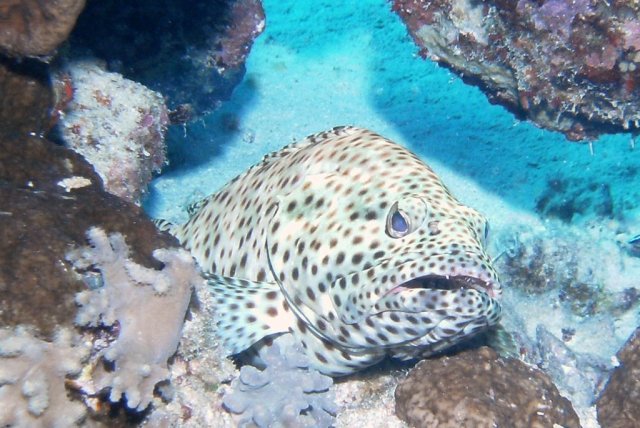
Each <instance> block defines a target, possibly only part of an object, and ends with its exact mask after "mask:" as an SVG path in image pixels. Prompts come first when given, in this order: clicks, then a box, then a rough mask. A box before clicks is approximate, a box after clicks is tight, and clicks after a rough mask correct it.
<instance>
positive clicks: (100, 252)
mask: <svg viewBox="0 0 640 428" xmlns="http://www.w3.org/2000/svg"><path fill="white" fill-rule="evenodd" d="M87 237H88V239H89V242H90V244H91V245H90V246H89V247H83V248H80V249H77V250H74V251H72V252H70V253H69V254H67V258H68V259H69V260H70V261H71V262H73V264H74V267H75V268H76V269H79V270H82V271H85V272H86V271H87V270H89V269H97V270H98V271H99V272H100V274H101V277H102V282H103V285H102V286H101V287H97V288H95V289H91V290H87V291H84V292H81V293H78V295H77V299H76V300H77V303H78V304H79V305H80V306H81V307H80V309H79V310H78V313H77V316H76V323H77V324H78V325H81V326H88V327H97V326H107V327H112V328H113V329H115V330H117V331H118V334H117V339H116V340H115V341H113V342H112V343H111V344H110V345H109V346H108V347H107V348H105V349H103V350H101V351H100V355H101V356H103V357H104V358H105V359H106V360H107V361H109V362H111V363H113V366H114V370H113V371H106V370H105V369H104V367H103V365H98V366H97V367H96V368H95V370H94V372H93V375H92V381H91V382H87V383H86V384H84V385H83V390H84V391H85V392H87V393H90V394H91V393H97V392H100V391H101V390H103V389H105V388H110V389H111V392H110V396H109V399H110V400H111V401H114V402H115V401H118V400H120V398H121V396H122V395H123V394H124V395H125V396H126V402H127V406H128V407H130V408H133V409H137V410H142V409H144V408H146V407H147V405H148V404H149V403H150V401H151V399H152V397H153V390H154V387H155V385H156V384H157V383H158V382H160V381H162V380H165V379H167V378H168V376H169V371H168V369H167V360H168V359H169V358H170V357H171V356H172V355H173V353H174V352H175V351H176V348H177V346H178V341H179V339H180V334H181V331H182V325H183V321H184V316H185V313H186V310H187V306H188V304H189V300H190V298H191V291H192V286H193V285H194V284H195V283H196V282H197V281H198V280H199V279H200V276H199V274H198V272H197V271H196V268H195V265H194V263H193V260H192V258H191V256H190V255H189V254H188V253H187V252H186V251H184V250H176V249H172V250H167V249H159V250H155V251H154V253H153V256H154V257H155V258H156V259H157V260H159V261H160V262H162V263H163V264H164V268H163V269H162V270H155V269H149V268H145V267H144V266H141V265H139V264H137V263H134V262H133V261H131V260H130V259H129V248H128V246H127V244H126V243H125V241H124V238H123V236H122V235H121V234H118V233H114V234H112V235H110V236H107V234H106V233H105V232H104V231H103V230H101V229H98V228H92V229H90V230H89V231H88V232H87ZM116 326H117V328H116Z"/></svg>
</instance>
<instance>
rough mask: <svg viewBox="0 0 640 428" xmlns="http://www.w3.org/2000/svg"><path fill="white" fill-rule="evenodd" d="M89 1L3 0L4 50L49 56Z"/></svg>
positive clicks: (0, 9) (1, 46)
mask: <svg viewBox="0 0 640 428" xmlns="http://www.w3.org/2000/svg"><path fill="white" fill-rule="evenodd" d="M84 3H85V0H54V1H42V0H3V1H2V2H0V23H1V25H2V31H0V52H2V53H5V54H7V55H10V56H47V55H50V54H52V53H53V51H54V50H55V49H56V47H57V46H58V45H59V44H60V43H62V42H63V41H64V40H65V39H66V38H67V36H68V35H69V33H70V32H71V29H72V28H73V26H74V24H75V22H76V19H77V17H78V15H79V14H80V12H81V11H82V8H83V7H84Z"/></svg>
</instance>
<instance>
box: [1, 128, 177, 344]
mask: <svg viewBox="0 0 640 428" xmlns="http://www.w3.org/2000/svg"><path fill="white" fill-rule="evenodd" d="M64 180H66V181H64ZM91 226H100V227H102V228H103V229H104V230H106V231H108V232H115V231H118V232H120V233H122V234H123V235H125V236H126V237H127V241H128V242H129V243H130V245H131V247H132V248H133V254H134V255H133V258H134V259H135V260H136V261H138V262H140V263H142V264H144V265H146V266H149V267H156V268H159V267H160V266H159V263H158V262H157V261H155V260H153V259H152V257H151V253H152V251H153V250H154V249H156V248H163V247H164V248H166V247H171V246H175V245H176V243H175V240H174V239H173V238H171V237H169V236H168V235H165V234H159V233H158V232H157V230H156V228H155V226H154V225H153V224H152V223H151V222H150V221H149V220H148V219H147V218H146V217H145V216H144V214H143V213H142V211H141V210H140V209H139V208H137V207H136V206H135V205H133V204H130V203H127V202H125V201H123V200H121V199H119V198H117V197H116V196H113V195H110V194H108V193H106V192H104V191H103V190H102V183H101V180H100V178H99V177H98V176H97V175H96V173H95V172H94V171H93V169H92V168H91V166H90V165H89V164H88V163H87V162H86V161H85V160H84V159H83V158H82V157H81V156H80V155H78V154H76V153H74V152H72V151H71V150H68V149H65V148H63V147H60V146H57V145H55V144H53V143H51V142H49V141H47V140H44V139H41V138H37V137H23V138H13V139H12V138H0V324H2V325H16V324H19V323H29V324H33V325H35V326H36V327H37V328H39V329H40V331H41V332H43V333H45V334H49V333H51V332H52V331H53V328H54V327H55V326H56V325H58V324H67V325H68V324H70V323H71V321H72V320H73V317H74V316H75V310H76V306H75V303H74V300H73V298H74V294H75V293H76V292H77V291H80V290H82V289H84V288H85V286H84V285H83V284H82V283H81V282H80V281H78V280H77V279H75V278H73V277H72V276H71V275H70V273H69V268H70V267H69V263H68V262H66V261H64V254H65V253H66V252H67V251H69V250H70V249H71V248H72V247H74V246H79V245H83V244H84V243H85V236H84V233H85V231H86V230H87V229H88V228H89V227H91Z"/></svg>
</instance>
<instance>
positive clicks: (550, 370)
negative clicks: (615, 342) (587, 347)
mask: <svg viewBox="0 0 640 428" xmlns="http://www.w3.org/2000/svg"><path fill="white" fill-rule="evenodd" d="M536 341H537V344H538V351H539V355H540V361H539V363H538V366H539V367H540V368H541V369H542V370H544V372H545V373H547V374H548V375H549V376H550V377H551V379H553V381H554V382H555V384H556V386H557V387H558V389H559V390H560V391H561V392H562V395H564V396H565V397H567V398H570V399H571V403H573V405H574V406H576V407H577V408H580V409H584V408H589V407H591V406H592V405H593V402H594V401H595V398H596V394H597V393H598V392H599V389H600V388H601V386H602V385H603V383H604V382H603V380H604V379H606V376H607V375H608V368H607V366H606V363H607V362H605V361H599V360H598V359H597V358H596V357H595V356H593V355H589V354H579V353H576V352H573V351H572V350H571V349H570V348H569V347H568V346H567V345H566V344H565V343H564V342H563V341H562V340H560V339H559V338H557V337H555V336H554V335H553V334H552V333H551V332H550V331H549V330H547V329H546V328H545V327H544V326H543V325H539V326H538V327H537V328H536Z"/></svg>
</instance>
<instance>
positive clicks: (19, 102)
mask: <svg viewBox="0 0 640 428" xmlns="http://www.w3.org/2000/svg"><path fill="white" fill-rule="evenodd" d="M0 33H1V31H0ZM52 102H53V92H52V90H51V87H50V84H49V77H48V70H47V66H46V64H42V63H39V62H37V61H33V60H31V61H29V60H25V61H21V62H18V61H14V60H11V59H8V58H3V57H2V56H0V124H2V126H0V134H6V135H14V136H17V135H28V134H33V135H38V134H41V133H43V132H45V131H46V130H47V129H48V128H49V125H50V116H49V107H50V106H51V104H52Z"/></svg>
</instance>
